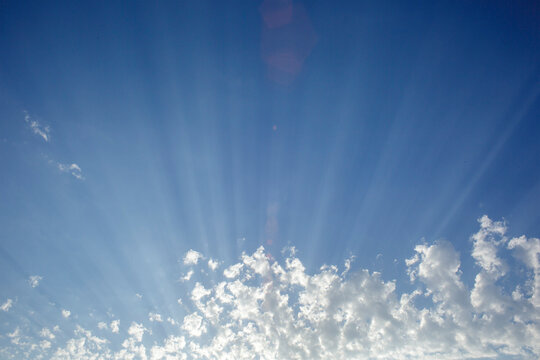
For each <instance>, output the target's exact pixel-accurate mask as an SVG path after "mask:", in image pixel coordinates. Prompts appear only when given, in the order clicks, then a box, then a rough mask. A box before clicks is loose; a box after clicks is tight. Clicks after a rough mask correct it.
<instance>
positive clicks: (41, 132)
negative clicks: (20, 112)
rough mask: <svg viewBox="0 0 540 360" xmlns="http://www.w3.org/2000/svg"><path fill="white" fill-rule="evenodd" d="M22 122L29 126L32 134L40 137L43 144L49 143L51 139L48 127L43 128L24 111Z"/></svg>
mask: <svg viewBox="0 0 540 360" xmlns="http://www.w3.org/2000/svg"><path fill="white" fill-rule="evenodd" d="M24 121H25V122H26V123H27V124H28V125H29V126H30V129H31V130H32V132H33V133H34V134H36V135H38V136H40V137H41V138H42V139H43V140H45V142H49V141H50V139H51V135H50V132H51V130H50V128H49V126H43V125H42V124H40V123H39V121H37V120H36V119H34V118H32V117H31V116H30V114H29V113H28V111H26V110H24Z"/></svg>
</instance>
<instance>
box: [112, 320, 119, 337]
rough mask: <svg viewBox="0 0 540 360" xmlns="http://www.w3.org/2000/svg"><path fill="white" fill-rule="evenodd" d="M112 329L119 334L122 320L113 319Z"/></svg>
mask: <svg viewBox="0 0 540 360" xmlns="http://www.w3.org/2000/svg"><path fill="white" fill-rule="evenodd" d="M111 331H112V332H113V333H115V334H118V332H119V331H120V320H113V321H111Z"/></svg>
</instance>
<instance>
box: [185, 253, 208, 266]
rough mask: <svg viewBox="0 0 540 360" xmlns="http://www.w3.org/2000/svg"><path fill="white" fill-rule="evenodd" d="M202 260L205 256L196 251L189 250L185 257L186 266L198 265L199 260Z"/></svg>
mask: <svg viewBox="0 0 540 360" xmlns="http://www.w3.org/2000/svg"><path fill="white" fill-rule="evenodd" d="M202 258H203V256H202V254H201V253H200V252H198V251H195V250H189V251H188V252H187V253H186V255H185V256H184V260H183V261H184V265H197V263H198V262H199V260H200V259H202Z"/></svg>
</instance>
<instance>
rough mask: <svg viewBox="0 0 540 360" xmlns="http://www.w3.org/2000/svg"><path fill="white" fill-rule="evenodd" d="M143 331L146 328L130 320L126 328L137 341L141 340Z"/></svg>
mask: <svg viewBox="0 0 540 360" xmlns="http://www.w3.org/2000/svg"><path fill="white" fill-rule="evenodd" d="M145 331H147V329H146V328H145V327H144V326H143V325H142V324H138V323H136V322H132V323H131V326H130V327H129V329H128V334H129V335H130V336H131V337H132V338H133V339H134V340H136V341H137V342H141V341H142V338H143V335H144V332H145Z"/></svg>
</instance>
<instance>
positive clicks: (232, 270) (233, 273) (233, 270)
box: [223, 263, 244, 279]
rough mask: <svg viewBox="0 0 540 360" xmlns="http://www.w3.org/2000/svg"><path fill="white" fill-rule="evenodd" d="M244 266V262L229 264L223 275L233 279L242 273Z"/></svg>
mask: <svg viewBox="0 0 540 360" xmlns="http://www.w3.org/2000/svg"><path fill="white" fill-rule="evenodd" d="M243 267H244V264H242V263H238V264H235V265H232V266H229V267H228V268H227V269H225V270H224V271H223V275H224V276H225V277H226V278H228V279H233V278H235V277H237V276H238V275H240V272H241V271H242V268H243Z"/></svg>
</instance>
